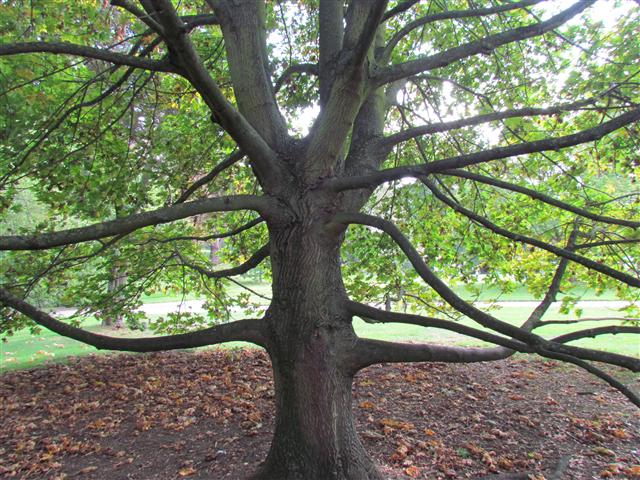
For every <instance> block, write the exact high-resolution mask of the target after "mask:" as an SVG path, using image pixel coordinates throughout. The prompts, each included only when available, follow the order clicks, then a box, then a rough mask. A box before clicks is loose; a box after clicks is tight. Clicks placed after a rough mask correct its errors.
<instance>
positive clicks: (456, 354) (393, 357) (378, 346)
mask: <svg viewBox="0 0 640 480" xmlns="http://www.w3.org/2000/svg"><path fill="white" fill-rule="evenodd" d="M512 353H513V351H512V350H510V349H508V348H501V347H498V348H483V347H455V346H448V345H434V344H427V343H402V342H387V341H383V340H373V339H370V338H358V340H357V341H356V345H355V347H354V349H353V352H351V355H350V358H349V361H350V363H351V365H352V368H354V369H355V370H359V369H362V368H365V367H368V366H369V365H374V364H376V363H399V362H446V363H476V362H492V361H495V360H502V359H505V358H507V357H509V356H510V355H511V354H512Z"/></svg>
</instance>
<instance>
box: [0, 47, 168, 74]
mask: <svg viewBox="0 0 640 480" xmlns="http://www.w3.org/2000/svg"><path fill="white" fill-rule="evenodd" d="M24 53H52V54H55V55H75V56H79V57H84V58H94V59H96V60H102V61H105V62H108V63H112V64H114V65H126V66H129V67H135V68H141V69H144V70H151V71H154V72H168V73H175V72H177V69H176V68H175V66H173V65H172V64H171V63H170V62H168V61H166V60H151V59H148V58H142V57H135V56H133V55H127V54H124V53H118V52H112V51H109V50H103V49H100V48H93V47H86V46H84V45H76V44H73V43H67V42H59V43H49V42H22V43H8V44H0V57H2V56H8V55H19V54H24Z"/></svg>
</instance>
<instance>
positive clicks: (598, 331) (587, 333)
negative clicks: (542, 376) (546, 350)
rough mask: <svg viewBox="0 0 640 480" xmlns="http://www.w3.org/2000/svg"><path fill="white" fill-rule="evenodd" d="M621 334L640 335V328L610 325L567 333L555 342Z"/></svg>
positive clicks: (556, 338)
mask: <svg viewBox="0 0 640 480" xmlns="http://www.w3.org/2000/svg"><path fill="white" fill-rule="evenodd" d="M620 333H632V334H640V327H631V326H621V325H610V326H607V327H598V328H589V329H587V330H579V331H577V332H571V333H565V334H564V335H560V336H559V337H555V338H554V339H553V341H554V342H558V343H567V342H574V341H576V340H580V339H583V338H595V337H598V336H600V335H618V334H620Z"/></svg>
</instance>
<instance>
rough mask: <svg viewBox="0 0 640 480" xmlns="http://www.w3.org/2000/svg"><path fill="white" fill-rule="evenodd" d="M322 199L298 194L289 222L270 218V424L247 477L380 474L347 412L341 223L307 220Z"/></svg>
mask: <svg viewBox="0 0 640 480" xmlns="http://www.w3.org/2000/svg"><path fill="white" fill-rule="evenodd" d="M319 205H321V203H316V204H314V203H313V202H301V205H299V210H298V212H299V214H300V217H301V218H299V219H297V220H296V221H294V222H293V224H291V225H287V226H284V227H278V226H271V225H270V229H271V230H270V233H271V239H272V240H271V245H272V246H271V259H272V268H273V295H274V297H273V302H272V304H271V307H270V308H269V310H268V312H267V322H268V325H269V326H268V334H269V337H270V339H269V342H268V346H267V350H268V352H269V355H270V356H271V360H272V363H273V369H274V379H275V388H276V426H275V432H274V438H273V442H272V445H271V448H270V451H269V455H268V457H267V460H266V461H265V463H264V465H263V467H262V468H261V470H260V471H259V472H257V473H256V474H255V475H254V476H253V477H251V478H253V479H260V480H262V479H274V480H275V479H291V480H294V479H295V480H297V479H305V480H312V479H318V480H320V479H322V480H327V479H336V480H338V479H340V480H342V479H344V480H346V479H350V480H361V479H362V480H365V479H367V480H369V479H370V480H373V479H381V478H382V477H381V476H380V475H379V473H378V472H377V470H376V467H375V465H374V464H373V462H372V461H371V459H370V458H369V456H368V455H367V453H366V451H365V450H364V448H363V446H362V444H361V442H360V439H359V438H358V435H357V433H356V430H355V426H354V423H353V416H352V412H351V383H352V381H353V375H354V373H355V370H354V369H353V367H352V365H351V362H350V351H351V349H352V348H353V347H354V345H355V343H356V340H357V339H356V336H355V333H354V331H353V328H352V325H351V315H350V314H349V312H348V311H347V309H346V300H347V296H346V292H345V289H344V285H343V283H342V276H341V273H340V263H339V247H340V243H341V241H342V231H327V230H326V229H324V228H322V227H320V228H319V227H318V223H317V222H313V221H310V219H312V218H313V217H314V216H317V215H318V213H316V210H318V209H319V210H323V209H322V208H319Z"/></svg>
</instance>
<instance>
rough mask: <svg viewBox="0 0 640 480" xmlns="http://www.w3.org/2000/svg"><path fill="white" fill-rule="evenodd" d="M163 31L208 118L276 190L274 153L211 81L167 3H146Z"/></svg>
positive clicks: (278, 164) (280, 172)
mask: <svg viewBox="0 0 640 480" xmlns="http://www.w3.org/2000/svg"><path fill="white" fill-rule="evenodd" d="M150 1H151V3H152V4H153V6H154V7H155V9H156V11H157V13H158V18H159V21H160V23H161V24H162V26H163V28H164V29H165V32H166V35H165V40H166V42H167V44H168V45H169V47H170V49H171V51H172V54H173V55H174V56H175V58H176V60H177V61H178V62H179V64H180V66H181V68H182V70H183V71H184V74H185V76H186V78H187V79H188V80H189V81H190V82H191V84H192V85H193V86H194V87H195V89H196V90H197V91H198V93H199V94H200V95H201V96H202V99H203V100H204V102H205V103H206V104H207V106H208V107H209V109H210V110H211V112H212V119H213V120H214V121H215V122H217V123H220V125H221V126H222V127H223V128H224V129H225V130H226V131H227V132H228V133H229V134H230V135H231V137H232V138H233V139H234V140H235V141H236V143H237V144H238V145H239V146H240V148H241V149H242V150H243V151H244V152H245V153H246V154H247V155H248V156H249V159H250V161H251V163H252V165H253V166H254V167H255V170H256V173H257V174H258V179H259V180H260V181H261V182H263V184H265V185H267V186H269V187H270V189H271V191H272V192H277V191H278V190H279V188H280V184H281V179H282V178H283V177H286V174H285V172H284V170H283V169H282V168H281V162H280V161H279V159H278V157H277V155H276V154H275V152H274V151H273V150H272V149H271V147H270V146H269V145H268V144H267V142H266V141H265V140H264V138H262V137H261V136H260V134H259V133H258V132H257V131H256V129H255V128H254V127H253V126H252V125H251V123H250V122H249V121H248V120H247V119H246V118H245V117H244V116H243V115H242V114H241V113H240V112H238V111H237V110H236V109H235V108H234V107H233V105H232V104H231V103H230V102H229V101H228V100H227V98H226V97H225V96H224V94H223V93H222V91H221V90H220V87H219V86H218V84H217V83H216V82H215V81H214V80H213V78H212V77H211V75H210V74H209V72H208V71H207V69H206V68H205V66H204V64H203V63H202V59H201V58H200V56H199V55H198V52H197V51H196V49H195V47H194V45H193V43H192V42H191V40H190V38H189V36H188V35H187V25H186V24H185V23H184V22H183V21H182V20H181V19H180V17H179V16H178V14H177V13H176V11H175V9H174V7H173V5H172V4H171V1H170V0H150Z"/></svg>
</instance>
